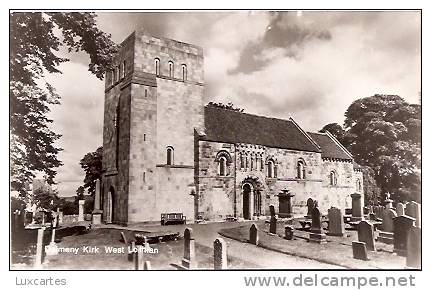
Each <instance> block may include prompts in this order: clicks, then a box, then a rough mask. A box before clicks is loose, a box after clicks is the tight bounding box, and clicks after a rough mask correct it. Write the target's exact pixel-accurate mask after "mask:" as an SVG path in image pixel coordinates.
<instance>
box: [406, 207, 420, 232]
mask: <svg viewBox="0 0 431 290" xmlns="http://www.w3.org/2000/svg"><path fill="white" fill-rule="evenodd" d="M405 214H406V215H408V216H410V217H412V218H414V219H415V220H416V221H415V226H417V227H419V228H420V227H421V222H422V219H421V205H420V204H419V203H417V202H416V201H410V202H408V203H407V204H406V211H405Z"/></svg>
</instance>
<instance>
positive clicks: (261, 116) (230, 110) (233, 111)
mask: <svg viewBox="0 0 431 290" xmlns="http://www.w3.org/2000/svg"><path fill="white" fill-rule="evenodd" d="M205 107H206V108H210V109H217V110H223V111H227V112H232V113H237V114H244V115H249V116H253V117H259V118H265V119H270V120H279V121H286V122H291V123H293V122H292V120H290V119H291V117H289V119H283V118H274V117H267V116H263V115H257V114H251V113H246V112H239V111H235V110H232V109H225V108H220V107H215V106H208V105H205Z"/></svg>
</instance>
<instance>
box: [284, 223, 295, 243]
mask: <svg viewBox="0 0 431 290" xmlns="http://www.w3.org/2000/svg"><path fill="white" fill-rule="evenodd" d="M284 238H285V239H286V240H293V227H292V226H285V227H284Z"/></svg>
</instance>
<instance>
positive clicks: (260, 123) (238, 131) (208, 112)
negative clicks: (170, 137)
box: [201, 106, 320, 152]
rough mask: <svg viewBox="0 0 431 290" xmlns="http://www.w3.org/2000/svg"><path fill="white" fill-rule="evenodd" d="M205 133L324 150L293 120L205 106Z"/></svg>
mask: <svg viewBox="0 0 431 290" xmlns="http://www.w3.org/2000/svg"><path fill="white" fill-rule="evenodd" d="M204 116H205V134H206V135H205V136H202V137H201V140H207V141H216V142H227V143H245V144H256V145H263V146H268V147H274V148H284V149H293V150H300V151H311V152H320V149H319V147H318V146H317V145H316V144H315V143H313V141H311V140H310V139H309V138H308V137H307V135H306V133H305V132H304V131H302V130H301V129H300V128H299V127H298V126H297V125H296V124H295V122H294V121H293V120H283V119H275V118H267V117H262V116H257V115H251V114H246V113H241V112H236V111H233V110H226V109H222V108H217V107H208V106H206V107H205V114H204Z"/></svg>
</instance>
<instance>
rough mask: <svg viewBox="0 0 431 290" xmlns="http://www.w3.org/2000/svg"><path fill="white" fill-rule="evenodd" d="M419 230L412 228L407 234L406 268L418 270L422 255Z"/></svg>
mask: <svg viewBox="0 0 431 290" xmlns="http://www.w3.org/2000/svg"><path fill="white" fill-rule="evenodd" d="M421 241H422V233H421V228H419V227H415V226H413V227H412V228H411V229H410V230H409V232H408V234H407V259H406V267H407V268H414V269H420V268H421V254H422V244H421Z"/></svg>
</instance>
